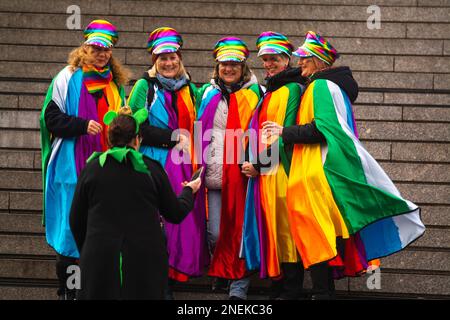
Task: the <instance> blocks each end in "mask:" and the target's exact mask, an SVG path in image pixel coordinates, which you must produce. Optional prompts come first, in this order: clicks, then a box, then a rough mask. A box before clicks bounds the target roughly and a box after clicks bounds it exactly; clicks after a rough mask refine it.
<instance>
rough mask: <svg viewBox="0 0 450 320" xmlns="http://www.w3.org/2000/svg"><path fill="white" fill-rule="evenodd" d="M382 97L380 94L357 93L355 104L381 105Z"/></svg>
mask: <svg viewBox="0 0 450 320" xmlns="http://www.w3.org/2000/svg"><path fill="white" fill-rule="evenodd" d="M383 100H384V97H383V93H381V92H364V91H363V92H359V94H358V98H357V99H356V103H369V104H373V103H383Z"/></svg>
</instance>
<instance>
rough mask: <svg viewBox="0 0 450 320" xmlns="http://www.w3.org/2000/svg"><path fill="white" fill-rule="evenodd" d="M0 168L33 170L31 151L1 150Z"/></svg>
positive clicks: (32, 153)
mask: <svg viewBox="0 0 450 320" xmlns="http://www.w3.org/2000/svg"><path fill="white" fill-rule="evenodd" d="M0 168H19V169H33V168H34V152H33V151H12V150H2V151H1V152H0Z"/></svg>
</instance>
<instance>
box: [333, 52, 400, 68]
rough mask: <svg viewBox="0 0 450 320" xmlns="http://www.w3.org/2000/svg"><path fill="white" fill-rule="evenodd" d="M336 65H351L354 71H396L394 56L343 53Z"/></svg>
mask: <svg viewBox="0 0 450 320" xmlns="http://www.w3.org/2000/svg"><path fill="white" fill-rule="evenodd" d="M335 65H336V66H349V67H350V69H352V71H394V57H387V56H367V55H350V54H346V55H342V56H341V57H340V58H339V59H338V60H336V63H335Z"/></svg>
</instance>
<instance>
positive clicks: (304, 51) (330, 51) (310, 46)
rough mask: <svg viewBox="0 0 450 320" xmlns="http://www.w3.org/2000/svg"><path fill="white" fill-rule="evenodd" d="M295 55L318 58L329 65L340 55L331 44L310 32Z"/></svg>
mask: <svg viewBox="0 0 450 320" xmlns="http://www.w3.org/2000/svg"><path fill="white" fill-rule="evenodd" d="M294 55H295V56H297V57H301V58H306V57H312V56H316V57H317V58H319V59H320V60H322V61H324V62H326V63H327V64H329V65H331V64H333V63H334V61H336V59H337V58H339V53H338V52H337V51H336V49H335V48H334V47H333V46H332V45H331V43H329V42H328V41H327V40H325V39H324V38H322V37H321V36H320V35H319V34H317V33H315V32H314V31H308V33H307V34H306V38H305V42H304V43H303V45H302V46H301V47H299V48H298V49H297V50H296V51H295V52H294Z"/></svg>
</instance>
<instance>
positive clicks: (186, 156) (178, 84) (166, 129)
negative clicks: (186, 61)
mask: <svg viewBox="0 0 450 320" xmlns="http://www.w3.org/2000/svg"><path fill="white" fill-rule="evenodd" d="M182 45H183V40H182V38H181V35H180V34H179V33H178V32H177V31H176V30H175V29H172V28H168V27H161V28H157V29H155V30H154V31H152V32H151V33H150V36H149V38H148V42H147V50H148V52H149V53H150V54H151V58H152V63H153V66H152V67H151V69H150V70H148V71H147V72H146V73H145V74H144V77H143V78H141V79H139V80H138V81H137V82H136V84H135V85H134V87H133V89H132V91H131V93H130V96H129V98H128V105H129V106H130V107H131V108H132V110H133V112H136V111H137V110H138V109H140V108H146V109H147V110H148V111H149V116H148V120H149V123H147V124H143V126H142V134H143V140H142V146H141V148H140V151H141V152H142V153H143V154H145V155H146V156H148V157H150V158H152V159H154V160H157V161H159V162H160V163H161V165H162V166H163V167H164V169H165V170H166V172H167V174H168V176H169V180H170V182H171V184H172V187H173V189H174V190H175V192H176V193H179V192H180V191H181V189H182V186H181V183H182V182H183V181H186V180H187V181H189V180H190V178H191V175H192V173H193V171H194V170H195V169H196V164H195V161H194V152H193V143H192V140H193V130H194V120H195V117H196V113H195V94H196V88H195V86H194V84H192V83H191V82H190V79H189V75H188V74H187V72H186V70H185V68H184V66H183V62H182V60H181V52H180V49H181V47H182ZM201 193H202V192H199V194H198V195H197V197H196V201H195V206H194V210H193V211H192V212H191V213H190V214H189V215H188V216H187V217H186V219H184V221H183V222H182V223H181V224H172V223H170V222H165V223H164V227H165V231H166V236H167V249H168V252H169V265H170V267H171V269H170V274H169V275H170V277H171V278H172V279H175V280H179V281H186V280H187V279H188V277H189V276H201V275H202V273H203V270H204V267H205V266H207V265H208V263H209V256H208V248H207V244H206V212H205V202H204V194H203V195H202V194H201Z"/></svg>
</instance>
